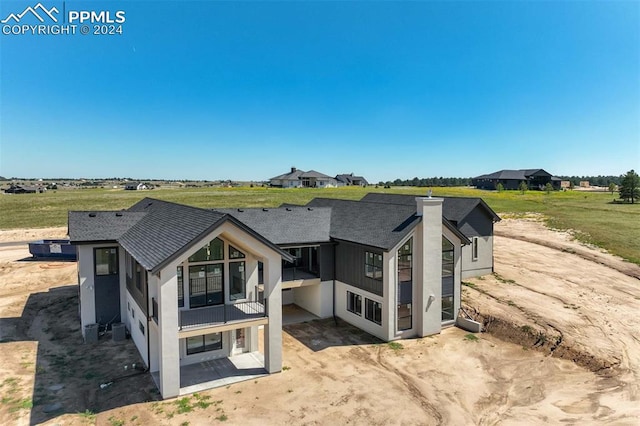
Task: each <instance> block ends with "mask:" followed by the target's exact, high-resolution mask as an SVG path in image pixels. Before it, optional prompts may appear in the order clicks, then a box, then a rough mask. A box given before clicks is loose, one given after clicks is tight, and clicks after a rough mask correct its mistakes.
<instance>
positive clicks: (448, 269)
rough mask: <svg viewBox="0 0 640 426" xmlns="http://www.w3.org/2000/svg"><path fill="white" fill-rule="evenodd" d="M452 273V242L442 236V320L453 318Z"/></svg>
mask: <svg viewBox="0 0 640 426" xmlns="http://www.w3.org/2000/svg"><path fill="white" fill-rule="evenodd" d="M453 273H454V259H453V244H452V243H451V242H450V241H449V240H447V239H446V238H445V237H442V321H451V320H453V319H454V315H453V314H454V312H453V311H454V307H453V287H454V286H453V283H454V276H453Z"/></svg>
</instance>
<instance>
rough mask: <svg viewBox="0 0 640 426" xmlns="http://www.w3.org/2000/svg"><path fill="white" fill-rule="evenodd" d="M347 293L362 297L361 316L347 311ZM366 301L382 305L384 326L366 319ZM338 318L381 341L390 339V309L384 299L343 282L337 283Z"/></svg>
mask: <svg viewBox="0 0 640 426" xmlns="http://www.w3.org/2000/svg"><path fill="white" fill-rule="evenodd" d="M347 291H350V292H352V293H355V294H359V295H360V296H362V312H361V315H356V314H354V313H353V312H350V311H348V310H347ZM365 298H366V299H371V300H375V301H376V302H380V303H382V324H383V325H385V326H383V325H378V324H376V323H375V322H373V321H369V320H368V319H366V318H365V309H366V300H365ZM336 316H337V317H338V318H341V319H343V320H345V321H346V322H348V323H349V324H351V325H354V326H356V327H358V328H360V329H362V330H364V331H366V332H367V333H369V334H371V335H373V336H376V337H378V338H379V339H381V340H384V341H387V340H391V339H389V335H388V332H387V327H386V324H388V322H389V321H388V320H389V308H388V307H387V305H386V304H385V303H384V300H383V298H382V297H380V296H377V295H375V294H373V293H369V292H368V291H365V290H361V289H359V288H357V287H353V286H350V285H348V284H345V283H343V282H341V281H336Z"/></svg>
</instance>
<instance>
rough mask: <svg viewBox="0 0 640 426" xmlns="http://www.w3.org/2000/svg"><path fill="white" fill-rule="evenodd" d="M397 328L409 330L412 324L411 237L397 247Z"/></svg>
mask: <svg viewBox="0 0 640 426" xmlns="http://www.w3.org/2000/svg"><path fill="white" fill-rule="evenodd" d="M397 301H398V305H397V307H398V309H397V327H398V330H399V331H400V330H409V329H410V328H411V327H412V326H413V324H412V322H413V321H412V319H413V315H412V313H411V303H412V302H413V238H409V239H408V240H407V241H406V242H405V243H404V244H402V246H401V247H400V248H399V249H398V295H397Z"/></svg>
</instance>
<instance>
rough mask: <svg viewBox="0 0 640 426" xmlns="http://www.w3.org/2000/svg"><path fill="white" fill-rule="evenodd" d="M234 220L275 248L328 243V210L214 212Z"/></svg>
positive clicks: (288, 208)
mask: <svg viewBox="0 0 640 426" xmlns="http://www.w3.org/2000/svg"><path fill="white" fill-rule="evenodd" d="M215 210H216V211H217V212H220V213H227V214H230V215H231V216H233V217H235V218H236V219H238V220H239V221H241V222H242V223H244V224H245V225H247V226H248V227H249V228H252V229H254V230H255V231H256V232H258V233H259V234H260V235H263V236H264V237H265V238H267V239H268V240H270V241H272V242H274V243H275V244H281V245H287V244H296V243H297V244H310V243H319V242H328V241H330V233H329V231H330V229H331V209H329V208H313V209H311V210H310V209H309V208H307V207H299V206H298V207H282V208H275V209H274V208H270V209H259V208H252V209H246V208H245V209H215Z"/></svg>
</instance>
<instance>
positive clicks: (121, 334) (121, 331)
mask: <svg viewBox="0 0 640 426" xmlns="http://www.w3.org/2000/svg"><path fill="white" fill-rule="evenodd" d="M111 337H112V338H113V341H114V342H121V341H123V340H124V339H126V337H127V333H126V331H125V326H124V323H121V322H117V323H115V324H113V326H111Z"/></svg>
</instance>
